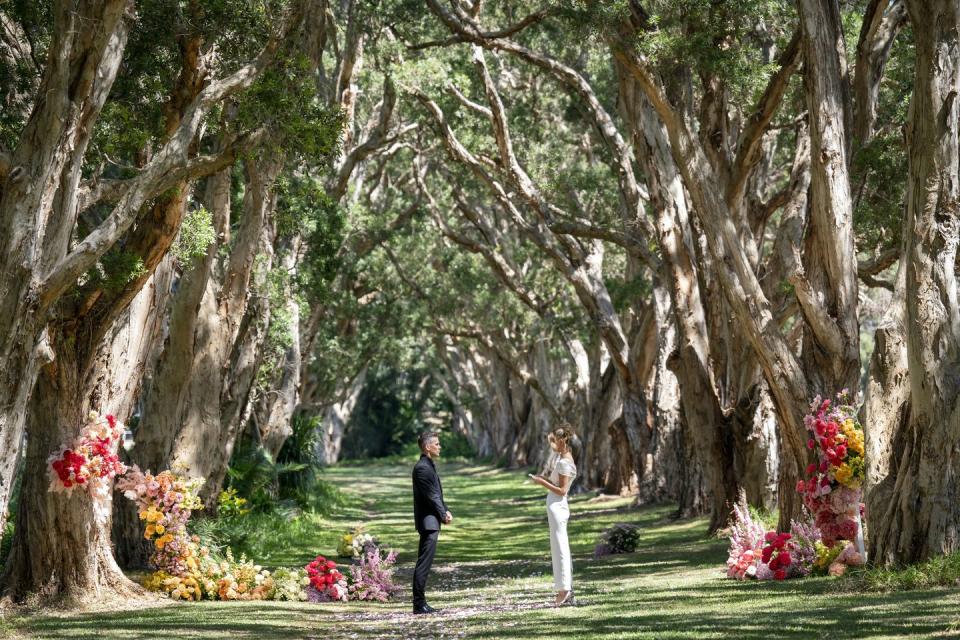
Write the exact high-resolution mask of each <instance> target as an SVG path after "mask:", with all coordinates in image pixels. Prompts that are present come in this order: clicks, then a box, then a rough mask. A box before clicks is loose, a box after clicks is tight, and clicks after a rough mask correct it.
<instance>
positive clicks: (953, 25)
mask: <svg viewBox="0 0 960 640" xmlns="http://www.w3.org/2000/svg"><path fill="white" fill-rule="evenodd" d="M907 9H908V12H909V16H910V23H911V25H912V27H913V31H914V35H915V41H916V70H915V76H914V88H913V98H912V100H911V103H910V120H909V123H908V127H907V148H908V153H909V155H908V159H909V182H908V191H907V221H906V225H905V234H906V241H905V250H906V253H905V260H906V269H905V271H906V274H905V277H906V296H905V297H906V314H905V315H906V318H905V323H906V331H907V333H906V352H907V367H908V372H909V376H910V383H909V388H910V391H909V397H910V400H909V402H910V405H909V406H910V410H909V414H906V415H905V416H904V418H903V419H902V421H901V426H900V427H899V429H898V430H897V431H896V433H895V435H894V440H893V442H894V447H895V448H897V447H898V445H899V447H902V448H899V449H898V450H897V452H896V453H895V454H894V456H893V463H892V465H891V467H890V471H889V473H890V476H891V477H890V478H889V479H888V482H889V484H890V485H892V487H893V489H892V493H891V495H890V501H889V503H888V507H887V509H886V510H883V511H881V513H879V514H875V515H872V516H871V523H870V524H871V528H870V534H871V549H872V552H873V558H874V559H875V560H877V561H879V562H882V563H900V562H915V561H918V560H923V559H926V558H929V557H931V556H934V555H938V554H943V553H950V552H952V551H955V550H956V549H957V548H958V542H960V511H958V509H957V507H956V504H957V500H956V493H957V480H956V479H957V476H958V469H957V464H956V462H955V461H954V460H953V456H952V453H951V452H953V451H954V450H955V448H956V447H957V438H958V434H960V402H958V396H960V386H958V385H957V378H956V371H957V367H958V366H960V305H958V300H957V266H956V258H957V245H958V242H960V220H958V216H957V207H956V203H957V199H958V196H960V182H958V180H960V176H958V169H960V167H958V165H960V144H958V140H957V135H956V131H957V128H958V126H960V110H958V104H957V101H956V95H957V92H958V90H960V49H958V43H960V9H958V7H957V6H956V3H954V2H947V1H941V2H933V3H927V2H907Z"/></svg>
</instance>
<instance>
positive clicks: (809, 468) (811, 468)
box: [807, 462, 817, 476]
mask: <svg viewBox="0 0 960 640" xmlns="http://www.w3.org/2000/svg"><path fill="white" fill-rule="evenodd" d="M816 470H817V465H815V464H813V463H812V462H811V463H810V464H808V465H807V475H808V476H812V475H813V472H814V471H816Z"/></svg>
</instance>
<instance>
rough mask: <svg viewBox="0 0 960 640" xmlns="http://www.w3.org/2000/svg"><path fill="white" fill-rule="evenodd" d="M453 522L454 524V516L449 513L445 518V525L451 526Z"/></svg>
mask: <svg viewBox="0 0 960 640" xmlns="http://www.w3.org/2000/svg"><path fill="white" fill-rule="evenodd" d="M451 522H453V514H452V513H450V512H449V511H447V513H446V514H444V516H443V524H450V523H451Z"/></svg>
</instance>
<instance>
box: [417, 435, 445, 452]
mask: <svg viewBox="0 0 960 640" xmlns="http://www.w3.org/2000/svg"><path fill="white" fill-rule="evenodd" d="M433 438H436V439H437V440H439V439H440V436H438V435H437V433H436V432H435V431H424V432H423V433H421V434H420V435H419V436H418V437H417V444H418V445H420V451H423V450H424V447H426V446H427V442H429V441H430V440H432V439H433Z"/></svg>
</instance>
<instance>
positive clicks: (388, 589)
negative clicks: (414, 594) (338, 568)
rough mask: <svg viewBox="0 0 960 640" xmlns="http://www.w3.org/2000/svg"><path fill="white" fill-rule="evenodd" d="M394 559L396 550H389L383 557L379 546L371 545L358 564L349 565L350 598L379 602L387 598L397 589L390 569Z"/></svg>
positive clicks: (395, 558) (395, 559)
mask: <svg viewBox="0 0 960 640" xmlns="http://www.w3.org/2000/svg"><path fill="white" fill-rule="evenodd" d="M396 561H397V552H396V551H390V552H389V553H387V555H386V557H384V556H383V554H382V552H381V551H380V549H379V548H377V547H373V548H372V549H370V550H369V551H367V552H366V553H364V554H363V555H362V556H361V557H360V563H359V564H354V565H351V566H350V598H351V599H352V600H377V601H379V602H386V601H387V600H389V599H390V596H392V595H393V594H394V593H396V592H397V589H398V587H397V585H395V584H394V583H393V570H392V565H393V564H394V563H395V562H396Z"/></svg>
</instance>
